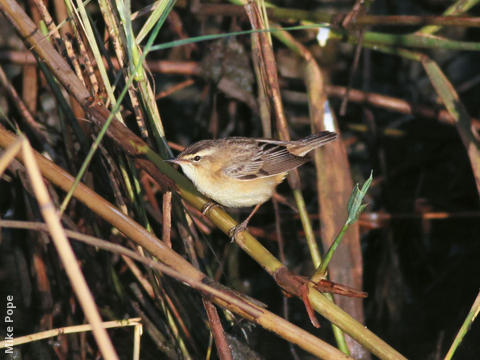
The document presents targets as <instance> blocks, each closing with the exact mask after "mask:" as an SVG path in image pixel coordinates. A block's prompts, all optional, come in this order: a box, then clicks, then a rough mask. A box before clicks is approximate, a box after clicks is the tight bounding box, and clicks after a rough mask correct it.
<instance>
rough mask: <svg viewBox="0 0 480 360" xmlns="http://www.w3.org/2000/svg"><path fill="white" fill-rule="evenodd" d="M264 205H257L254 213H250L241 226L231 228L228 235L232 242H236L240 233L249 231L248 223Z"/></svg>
mask: <svg viewBox="0 0 480 360" xmlns="http://www.w3.org/2000/svg"><path fill="white" fill-rule="evenodd" d="M262 204H263V203H260V204H257V205H255V207H254V208H253V210H252V212H251V213H250V215H248V216H247V218H246V219H245V220H243V221H242V222H241V223H240V224H237V225H235V226H234V227H233V228H231V229H230V230H229V231H228V235H229V236H230V237H231V238H232V241H234V240H235V238H236V236H237V234H238V233H240V232H242V231H245V230H247V225H248V222H249V221H250V219H251V218H252V217H253V215H255V213H256V212H257V211H258V209H260V206H262Z"/></svg>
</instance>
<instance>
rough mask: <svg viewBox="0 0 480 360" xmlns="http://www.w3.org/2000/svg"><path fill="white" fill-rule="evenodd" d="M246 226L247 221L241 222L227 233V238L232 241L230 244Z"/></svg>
mask: <svg viewBox="0 0 480 360" xmlns="http://www.w3.org/2000/svg"><path fill="white" fill-rule="evenodd" d="M247 225H248V221H242V222H241V223H240V224H237V225H235V226H234V227H232V228H231V229H230V230H229V231H228V236H230V239H231V240H232V242H234V241H235V239H236V237H237V235H238V234H239V233H241V232H243V231H246V230H247Z"/></svg>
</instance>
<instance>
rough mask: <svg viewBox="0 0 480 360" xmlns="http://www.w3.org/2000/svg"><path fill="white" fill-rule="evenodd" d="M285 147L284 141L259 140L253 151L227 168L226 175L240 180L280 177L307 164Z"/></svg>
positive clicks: (247, 152) (246, 153)
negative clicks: (279, 175)
mask: <svg viewBox="0 0 480 360" xmlns="http://www.w3.org/2000/svg"><path fill="white" fill-rule="evenodd" d="M285 145H286V142H284V141H276V140H263V139H258V140H257V141H256V143H255V144H254V145H253V144H252V146H254V148H252V151H246V152H245V156H244V157H243V158H237V159H235V164H232V165H230V166H228V167H227V168H225V169H224V173H225V175H227V176H230V177H233V178H236V179H239V180H252V179H258V178H263V177H268V176H274V175H278V174H281V173H284V172H287V171H290V170H293V169H295V168H296V167H298V166H300V165H302V164H303V163H305V162H306V159H304V158H301V157H298V156H295V155H292V154H291V153H290V152H289V151H288V150H287V148H286V147H285Z"/></svg>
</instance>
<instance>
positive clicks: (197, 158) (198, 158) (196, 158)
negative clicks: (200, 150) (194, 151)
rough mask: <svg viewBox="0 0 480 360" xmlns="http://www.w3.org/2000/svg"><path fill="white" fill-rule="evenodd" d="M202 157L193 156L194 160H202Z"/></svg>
mask: <svg viewBox="0 0 480 360" xmlns="http://www.w3.org/2000/svg"><path fill="white" fill-rule="evenodd" d="M201 158H202V157H201V156H200V155H197V156H195V157H194V158H193V161H200V159H201Z"/></svg>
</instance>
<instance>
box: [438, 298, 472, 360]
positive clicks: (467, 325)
mask: <svg viewBox="0 0 480 360" xmlns="http://www.w3.org/2000/svg"><path fill="white" fill-rule="evenodd" d="M479 312H480V292H479V293H478V294H477V297H476V298H475V301H474V302H473V305H472V308H471V309H470V311H469V312H468V314H467V317H466V318H465V321H464V322H463V324H462V326H461V327H460V329H459V330H458V333H457V336H455V339H454V340H453V343H452V346H450V349H448V352H447V355H445V358H444V360H450V359H451V358H452V357H453V355H454V354H455V352H456V351H457V349H458V346H459V345H460V344H461V343H462V340H463V338H464V337H465V335H466V334H467V332H468V330H469V329H470V326H471V325H472V324H473V322H474V321H475V318H476V317H477V315H478V313H479Z"/></svg>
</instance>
